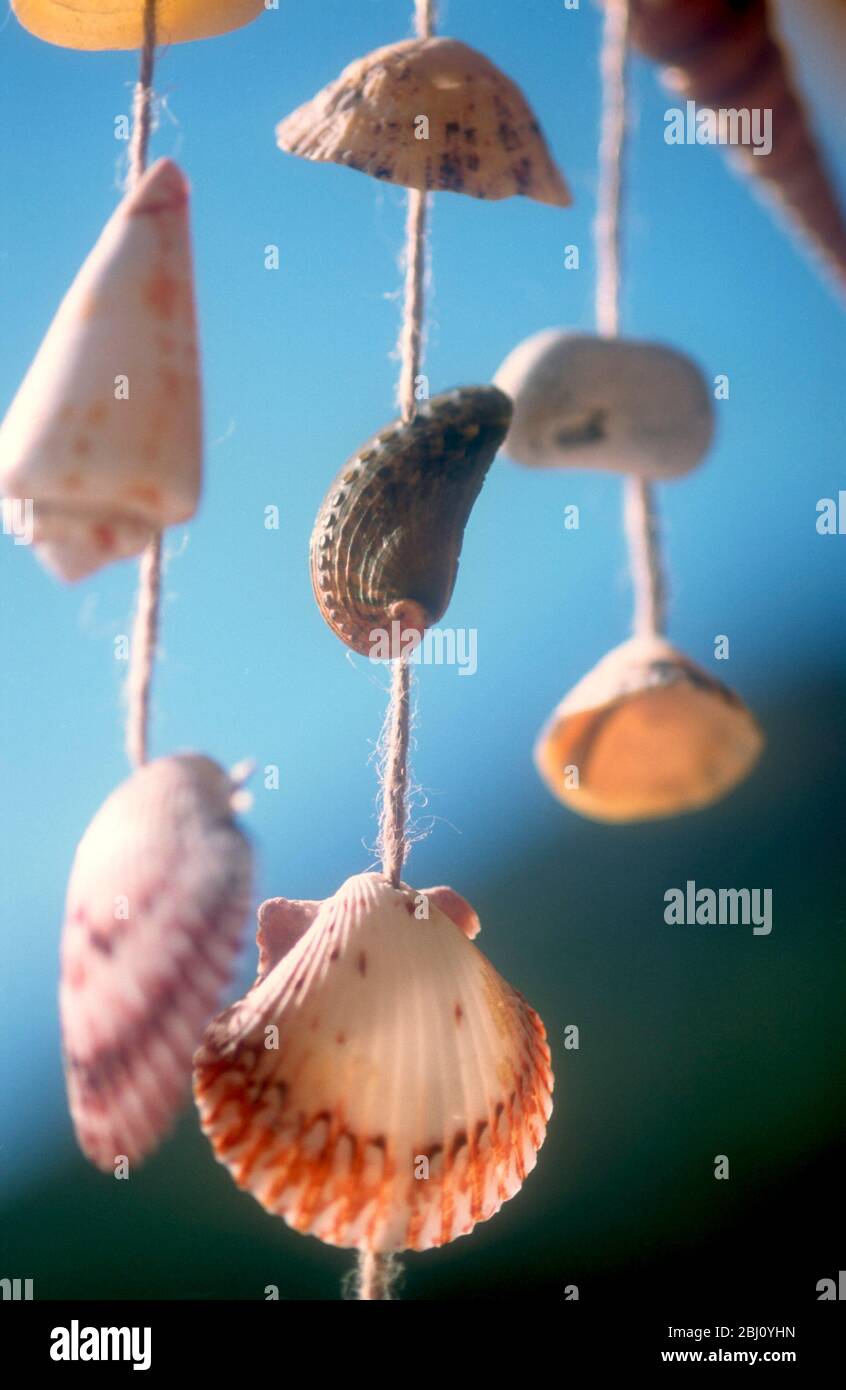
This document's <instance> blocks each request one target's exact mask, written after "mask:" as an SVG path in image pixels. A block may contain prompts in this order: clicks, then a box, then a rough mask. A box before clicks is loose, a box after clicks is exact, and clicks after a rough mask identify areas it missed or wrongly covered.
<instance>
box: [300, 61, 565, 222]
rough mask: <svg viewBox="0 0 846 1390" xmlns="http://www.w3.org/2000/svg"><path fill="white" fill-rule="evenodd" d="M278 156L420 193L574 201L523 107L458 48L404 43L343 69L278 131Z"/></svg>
mask: <svg viewBox="0 0 846 1390" xmlns="http://www.w3.org/2000/svg"><path fill="white" fill-rule="evenodd" d="M276 139H277V143H278V145H279V147H280V149H282V150H284V151H285V152H286V153H287V154H297V155H301V156H302V157H303V158H304V159H313V160H321V161H330V162H331V163H333V164H346V165H347V166H348V168H350V169H359V170H360V171H361V172H362V173H365V174H371V175H372V176H373V178H377V179H385V180H387V181H388V182H390V183H399V184H403V185H404V186H405V187H406V188H416V189H419V190H420V191H422V192H426V191H429V190H441V189H446V190H451V191H452V192H455V193H467V194H469V195H470V196H471V197H473V198H509V197H512V196H513V195H515V194H524V195H525V196H526V197H528V198H534V199H536V200H537V201H538V202H541V203H552V204H554V205H555V206H556V207H566V206H568V204H569V203H570V202H571V201H572V200H571V198H570V193H569V190H568V188H567V185H566V184H565V182H564V179H563V177H562V175H561V174H560V172H559V170H558V169H557V168H556V166H555V164H554V163H553V161H552V158H551V156H550V153H549V150H548V149H547V146H546V142H545V140H544V138H543V135H542V134H541V131H540V127H539V126H538V123H537V120H536V119H535V117H534V115H533V113H532V111H531V109H530V108H529V106H528V105H527V103H526V99H525V97H524V96H523V94H522V92H521V91H520V89H519V87H517V86H516V85H515V84H514V83H513V82H512V81H511V79H510V78H508V77H506V76H505V74H504V73H503V72H500V70H499V68H497V67H495V66H494V65H493V63H491V62H490V61H489V60H488V59H487V58H485V57H484V56H483V54H481V53H477V52H476V50H475V49H473V48H468V46H467V45H466V44H464V43H459V42H458V41H457V40H456V39H442V38H441V39H407V40H406V41H405V42H403V43H393V44H389V45H388V46H387V47H386V48H377V49H376V50H375V52H373V53H369V54H368V55H367V57H366V58H358V59H357V60H356V61H355V62H354V63H350V65H349V67H347V68H344V71H343V72H342V73H341V75H340V77H339V78H338V79H337V80H336V81H335V82H331V83H330V84H329V86H328V87H324V89H323V91H321V92H318V94H317V96H316V97H314V98H313V99H312V100H311V101H308V102H306V103H305V105H304V106H300V107H299V108H298V109H297V110H296V111H294V112H293V113H292V114H291V115H290V116H288V117H286V119H285V120H284V121H281V122H280V124H279V125H278V126H277V127H276Z"/></svg>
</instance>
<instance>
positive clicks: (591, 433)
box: [494, 328, 714, 479]
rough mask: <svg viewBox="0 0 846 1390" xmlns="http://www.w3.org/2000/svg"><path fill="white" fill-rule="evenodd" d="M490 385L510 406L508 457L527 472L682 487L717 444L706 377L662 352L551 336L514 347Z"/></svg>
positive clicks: (613, 341) (676, 355)
mask: <svg viewBox="0 0 846 1390" xmlns="http://www.w3.org/2000/svg"><path fill="white" fill-rule="evenodd" d="M494 381H495V382H496V384H497V386H499V387H501V388H502V390H503V391H505V392H507V393H508V395H509V396H510V397H511V398H512V400H513V402H514V415H513V417H512V420H511V427H510V429H509V431H508V434H507V436H506V439H505V443H504V444H503V446H502V448H503V452H504V453H506V454H508V456H509V458H512V459H515V460H516V462H518V463H523V464H525V465H526V466H527V467H529V468H555V467H558V468H561V467H564V468H607V469H611V470H612V471H613V472H617V473H633V474H635V475H637V476H639V477H642V478H650V479H666V478H676V477H679V476H680V475H681V474H683V473H687V472H689V471H690V469H691V468H695V467H696V465H697V464H698V463H699V462H700V461H701V459H702V458H703V456H704V455H705V453H706V452H707V450H708V447H709V445H710V443H711V440H712V438H713V434H714V410H713V405H712V401H711V394H710V391H709V389H708V383H707V381H706V380H705V377H704V376H703V374H702V372H701V371H700V370H699V368H698V367H697V366H696V364H695V362H692V361H691V359H690V358H689V357H686V356H684V354H683V353H680V352H677V351H675V350H674V349H673V348H669V347H664V346H662V345H661V344H660V343H645V342H635V341H632V340H627V339H625V338H623V339H621V338H597V337H593V336H591V335H590V334H586V333H564V332H561V331H560V330H558V329H556V328H549V329H546V330H544V331H543V332H542V333H535V334H534V335H533V336H532V337H531V338H526V339H525V341H524V342H522V343H520V344H519V345H518V346H517V347H516V348H514V350H513V351H512V352H510V353H509V354H508V356H507V357H506V359H505V361H504V362H503V364H502V366H501V367H500V369H499V371H498V372H497V374H496V376H495V377H494Z"/></svg>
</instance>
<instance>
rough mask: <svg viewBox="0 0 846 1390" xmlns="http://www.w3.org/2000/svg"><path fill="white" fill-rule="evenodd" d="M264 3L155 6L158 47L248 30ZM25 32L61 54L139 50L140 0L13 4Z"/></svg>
mask: <svg viewBox="0 0 846 1390" xmlns="http://www.w3.org/2000/svg"><path fill="white" fill-rule="evenodd" d="M265 8H266V6H265V0H158V4H157V5H156V37H157V39H158V42H159V43H160V44H171V43H184V42H186V41H187V40H189V39H206V38H212V37H214V35H216V34H225V33H228V31H229V30H230V29H240V28H241V26H242V25H243V24H249V22H250V20H251V19H255V18H256V16H257V15H260V14H261V13H262V11H263V10H264V9H265ZM12 9H13V10H14V12H15V14H16V15H17V17H18V19H19V20H20V22H21V24H22V25H23V26H24V28H25V29H29V31H30V33H32V34H36V35H37V37H38V38H39V39H46V40H47V42H48V43H56V44H60V45H61V46H62V47H63V48H85V49H102V48H140V47H141V44H142V43H143V41H144V0H105V2H104V0H72V3H69V0H12Z"/></svg>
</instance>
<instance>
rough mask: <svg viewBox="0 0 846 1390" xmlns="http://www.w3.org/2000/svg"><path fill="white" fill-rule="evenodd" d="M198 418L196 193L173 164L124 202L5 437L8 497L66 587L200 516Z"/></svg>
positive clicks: (164, 163)
mask: <svg viewBox="0 0 846 1390" xmlns="http://www.w3.org/2000/svg"><path fill="white" fill-rule="evenodd" d="M201 467H202V415H201V399H200V379H199V364H198V350H197V323H196V315H195V310H194V284H193V267H192V260H191V243H190V229H189V224H188V185H187V182H186V180H185V177H184V175H183V174H182V173H181V171H180V170H179V169H178V168H177V166H176V165H175V164H173V163H172V162H171V161H170V160H168V159H162V160H159V162H158V163H157V164H154V165H153V166H152V168H150V169H149V170H148V171H147V173H146V174H145V175H144V177H143V179H141V180H140V182H139V183H138V185H137V186H136V188H135V190H134V191H133V192H132V193H130V194H128V196H127V197H126V198H124V199H123V201H122V202H121V203H120V204H119V206H118V208H117V209H116V211H115V212H114V214H113V216H112V217H111V219H110V221H109V222H108V223H107V225H106V227H105V229H104V231H103V233H102V235H101V237H100V240H99V241H98V242H97V245H96V246H95V247H94V250H93V251H92V252H91V254H90V256H89V257H88V260H87V261H86V262H85V264H84V265H83V267H82V269H81V270H80V272H79V274H78V275H77V277H76V279H75V280H74V282H73V284H72V286H71V288H70V290H69V291H68V293H67V295H66V296H65V299H64V300H63V302H62V304H61V306H60V308H59V310H58V312H57V314H56V317H55V318H54V320H53V323H52V324H51V326H50V329H49V331H48V333H47V336H46V337H45V338H44V341H43V342H42V344H41V347H40V348H39V350H38V353H37V355H36V357H35V360H34V361H33V363H32V366H31V367H30V369H29V371H28V373H27V375H26V377H25V378H24V381H23V383H22V385H21V387H20V389H19V391H18V393H17V395H16V397H15V399H14V400H13V402H12V404H11V406H10V407H9V411H8V413H7V415H6V418H5V420H4V421H3V424H2V426H0V491H2V492H3V493H4V494H5V495H6V496H7V497H10V498H28V499H32V501H33V518H34V536H33V540H34V544H35V547H36V550H37V551H38V554H39V556H40V558H41V560H42V561H43V562H44V564H45V565H46V566H47V568H48V569H50V570H52V571H53V572H54V573H56V574H57V575H59V576H60V577H61V578H62V579H66V580H75V579H80V578H82V576H84V575H86V574H90V573H91V572H92V571H93V570H96V569H98V568H99V567H100V566H102V565H105V564H107V563H109V562H110V561H112V560H116V559H121V558H123V557H124V556H127V555H134V554H137V553H138V552H139V551H141V550H143V548H144V546H145V545H146V543H147V541H148V540H149V538H150V536H151V534H152V532H153V531H154V530H161V529H162V528H163V527H165V526H169V525H173V524H175V523H177V522H183V521H187V520H188V518H189V517H190V516H192V515H193V513H194V511H195V510H196V506H197V501H198V498H199V492H200V481H201Z"/></svg>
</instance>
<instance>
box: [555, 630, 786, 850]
mask: <svg viewBox="0 0 846 1390" xmlns="http://www.w3.org/2000/svg"><path fill="white" fill-rule="evenodd" d="M763 745H764V739H763V735H762V733H761V730H760V728H759V727H758V724H757V722H756V720H755V718H754V716H753V715H752V714H751V713H750V711H749V710H748V709H747V708H746V706H745V705H744V703H743V701H742V700H740V699H739V698H738V696H737V695H735V694H734V693H733V692H732V691H731V690H729V689H728V688H727V687H726V686H724V685H722V684H721V683H720V682H719V681H717V680H714V678H713V676H710V675H708V674H707V672H705V671H703V670H702V669H701V667H699V666H696V665H695V664H694V663H693V662H692V661H690V660H689V658H688V657H686V656H683V655H682V653H681V652H680V651H678V650H677V649H676V648H675V647H673V646H671V645H670V643H669V642H667V641H665V640H664V638H663V637H633V638H631V639H630V640H629V641H628V642H623V643H622V645H621V646H619V647H615V648H614V649H613V651H611V652H609V653H608V655H607V656H605V657H604V658H603V659H602V661H600V663H599V665H598V666H595V667H594V669H593V670H592V671H590V672H589V673H588V675H586V676H585V677H584V678H583V680H581V681H579V683H578V685H576V686H575V687H574V688H573V690H571V691H570V693H569V695H567V696H566V697H565V698H564V699H563V700H562V701H561V704H560V705H559V706H558V708H557V709H556V710H555V711H554V712H553V714H552V715H551V717H550V719H549V720H548V722H547V724H546V726H545V728H544V729H543V730H542V732H541V734H540V737H539V738H538V741H537V743H536V745H535V763H536V765H537V768H538V771H539V772H540V775H541V777H542V778H543V780H544V781H545V782H546V784H547V786H548V787H549V789H550V791H551V792H552V793H553V795H554V796H557V797H558V799H559V801H563V802H564V804H565V805H566V806H570V807H571V808H572V809H573V810H574V811H579V812H581V814H582V815H585V816H590V817H592V818H593V819H595V820H601V821H618V822H622V821H638V820H652V819H654V818H657V817H660V816H675V815H680V814H681V813H682V812H684V811H697V810H700V809H701V808H702V807H705V806H710V805H711V803H712V802H714V801H717V800H719V798H720V797H721V796H724V795H725V794H726V792H729V791H731V790H732V788H733V787H735V786H736V785H737V784H738V782H741V781H742V780H743V778H744V777H746V776H747V774H748V773H749V772H750V771H751V769H752V768H753V767H754V765H755V763H756V762H757V761H758V758H759V756H760V753H761V750H762V748H763ZM574 767H575V768H578V786H571V785H570V781H571V778H572V773H571V772H570V769H572V768H574ZM568 774H569V775H568Z"/></svg>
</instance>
